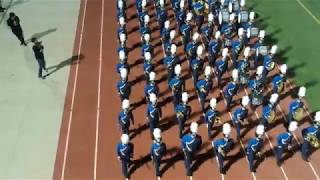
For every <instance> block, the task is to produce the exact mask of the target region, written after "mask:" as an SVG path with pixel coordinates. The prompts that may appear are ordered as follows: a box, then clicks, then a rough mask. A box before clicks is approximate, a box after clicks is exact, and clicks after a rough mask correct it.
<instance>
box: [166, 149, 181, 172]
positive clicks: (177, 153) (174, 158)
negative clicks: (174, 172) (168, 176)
mask: <svg viewBox="0 0 320 180" xmlns="http://www.w3.org/2000/svg"><path fill="white" fill-rule="evenodd" d="M173 153H174V154H173ZM173 153H172V154H173V155H172V154H171V155H170V158H168V159H165V160H163V162H164V164H165V165H164V166H163V167H162V169H161V171H160V173H161V174H162V175H163V174H164V173H165V172H166V171H167V170H168V169H169V168H170V167H172V169H175V164H176V163H177V162H178V161H181V160H183V159H184V157H183V153H182V151H181V150H180V148H177V147H175V149H173Z"/></svg>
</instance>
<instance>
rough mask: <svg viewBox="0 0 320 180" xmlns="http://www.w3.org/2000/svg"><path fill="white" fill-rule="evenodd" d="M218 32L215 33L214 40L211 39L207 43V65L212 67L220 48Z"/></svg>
mask: <svg viewBox="0 0 320 180" xmlns="http://www.w3.org/2000/svg"><path fill="white" fill-rule="evenodd" d="M220 35H221V33H220V31H216V33H215V35H214V38H212V39H211V40H210V42H209V45H208V46H209V47H208V61H209V65H210V66H211V67H213V66H214V65H215V63H216V58H217V56H218V53H219V50H220V47H221V40H220Z"/></svg>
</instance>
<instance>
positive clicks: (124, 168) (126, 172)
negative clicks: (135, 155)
mask: <svg viewBox="0 0 320 180" xmlns="http://www.w3.org/2000/svg"><path fill="white" fill-rule="evenodd" d="M130 164H131V160H129V159H122V160H121V167H122V174H123V176H124V177H125V178H129V165H130Z"/></svg>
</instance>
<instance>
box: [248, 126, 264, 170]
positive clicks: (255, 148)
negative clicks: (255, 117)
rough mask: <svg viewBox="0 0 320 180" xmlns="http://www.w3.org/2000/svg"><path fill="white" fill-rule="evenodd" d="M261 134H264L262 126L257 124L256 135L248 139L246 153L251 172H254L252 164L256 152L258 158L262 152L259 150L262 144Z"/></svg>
mask: <svg viewBox="0 0 320 180" xmlns="http://www.w3.org/2000/svg"><path fill="white" fill-rule="evenodd" d="M263 134H264V126H263V125H258V126H257V129H256V137H255V138H251V139H249V141H248V145H247V148H246V153H247V157H248V161H249V166H250V171H251V172H256V167H255V166H254V161H255V160H257V154H258V157H259V158H262V154H261V152H260V151H261V149H262V146H263Z"/></svg>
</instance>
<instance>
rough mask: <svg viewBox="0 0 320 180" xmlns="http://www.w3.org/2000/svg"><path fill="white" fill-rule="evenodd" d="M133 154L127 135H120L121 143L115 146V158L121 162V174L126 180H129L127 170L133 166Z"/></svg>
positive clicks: (132, 147)
mask: <svg viewBox="0 0 320 180" xmlns="http://www.w3.org/2000/svg"><path fill="white" fill-rule="evenodd" d="M133 153H134V146H133V144H132V143H131V142H129V136H128V135H127V134H122V135H121V142H119V143H118V144H117V157H118V160H119V161H120V162H121V167H122V174H123V176H124V177H125V178H126V179H129V178H130V174H129V168H130V167H131V165H133V162H132V158H133Z"/></svg>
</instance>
